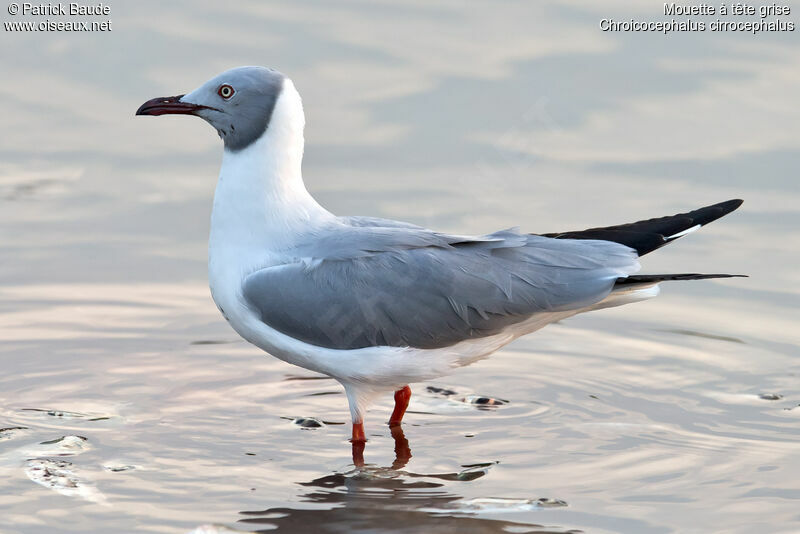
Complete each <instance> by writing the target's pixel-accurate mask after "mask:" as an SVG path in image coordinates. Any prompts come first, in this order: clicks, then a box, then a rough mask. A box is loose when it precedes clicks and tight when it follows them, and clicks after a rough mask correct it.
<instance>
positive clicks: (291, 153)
mask: <svg viewBox="0 0 800 534" xmlns="http://www.w3.org/2000/svg"><path fill="white" fill-rule="evenodd" d="M304 126H305V119H304V116H303V106H302V102H301V100H300V96H299V95H298V94H297V91H296V90H295V89H294V86H293V85H292V82H291V81H289V80H288V79H287V80H285V82H284V87H283V90H282V91H281V95H280V96H279V97H278V101H277V102H276V103H275V108H274V109H273V112H272V116H271V118H270V122H269V126H268V127H267V129H266V131H265V132H264V133H263V134H262V135H261V137H260V138H259V139H258V140H256V141H254V142H253V143H251V144H250V145H249V146H247V147H245V148H243V149H241V150H237V151H231V150H228V149H226V150H225V153H224V156H223V158H222V169H221V170H220V176H219V182H218V183H217V190H216V193H215V195H214V207H213V211H212V216H211V237H210V243H209V244H210V246H211V248H212V250H213V249H214V248H215V247H217V248H229V249H230V248H234V249H238V250H239V251H242V249H248V248H249V249H257V250H280V249H282V248H285V247H287V246H290V245H291V244H292V239H293V238H296V237H297V236H299V235H300V234H303V233H307V232H308V231H311V230H313V228H314V227H315V226H316V225H319V224H324V223H325V222H326V221H328V220H330V219H332V218H333V217H334V216H333V215H332V214H331V213H330V212H328V211H327V210H325V209H324V208H323V207H322V206H320V205H319V204H318V203H317V202H316V201H315V200H314V198H313V197H312V196H311V195H310V194H309V192H308V191H307V190H306V187H305V184H304V183H303V177H302V173H301V170H300V167H301V163H302V159H303V144H304V140H303V128H304Z"/></svg>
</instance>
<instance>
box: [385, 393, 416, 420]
mask: <svg viewBox="0 0 800 534" xmlns="http://www.w3.org/2000/svg"><path fill="white" fill-rule="evenodd" d="M410 400H411V388H410V387H408V386H403V387H402V388H401V389H398V390H397V391H395V392H394V411H393V412H392V416H391V417H390V418H389V426H397V425H399V424H400V423H401V422H402V421H403V415H405V413H406V408H408V401H410Z"/></svg>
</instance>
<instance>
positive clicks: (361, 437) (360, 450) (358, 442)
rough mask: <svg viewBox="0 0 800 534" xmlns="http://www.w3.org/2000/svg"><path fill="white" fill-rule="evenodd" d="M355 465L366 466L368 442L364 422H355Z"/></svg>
mask: <svg viewBox="0 0 800 534" xmlns="http://www.w3.org/2000/svg"><path fill="white" fill-rule="evenodd" d="M350 443H352V444H353V465H355V466H356V467H364V446H365V445H366V444H367V436H366V435H365V434H364V423H353V438H352V439H351V440H350Z"/></svg>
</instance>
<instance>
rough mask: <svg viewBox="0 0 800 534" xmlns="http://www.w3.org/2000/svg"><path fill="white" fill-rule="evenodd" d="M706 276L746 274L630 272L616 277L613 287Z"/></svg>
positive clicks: (699, 278) (717, 276)
mask: <svg viewBox="0 0 800 534" xmlns="http://www.w3.org/2000/svg"><path fill="white" fill-rule="evenodd" d="M708 278H747V275H746V274H699V273H682V274H632V275H630V276H626V277H625V278H617V282H616V283H615V284H614V288H617V287H620V286H631V285H637V286H648V285H652V284H657V283H659V282H666V281H672V280H706V279H708Z"/></svg>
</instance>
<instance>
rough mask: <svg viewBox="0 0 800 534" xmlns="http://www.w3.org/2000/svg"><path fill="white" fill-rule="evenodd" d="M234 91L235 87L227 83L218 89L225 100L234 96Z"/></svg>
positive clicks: (218, 92)
mask: <svg viewBox="0 0 800 534" xmlns="http://www.w3.org/2000/svg"><path fill="white" fill-rule="evenodd" d="M233 93H234V91H233V87H231V86H230V85H228V84H227V83H226V84H224V85H220V86H219V89H217V94H218V95H219V96H221V97H222V98H224V99H225V100H228V99H229V98H230V97H232V96H233Z"/></svg>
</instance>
